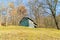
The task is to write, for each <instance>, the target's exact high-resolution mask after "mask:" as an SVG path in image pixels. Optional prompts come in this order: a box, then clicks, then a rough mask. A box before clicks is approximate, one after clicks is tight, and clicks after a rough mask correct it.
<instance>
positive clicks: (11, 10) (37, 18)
mask: <svg viewBox="0 0 60 40" xmlns="http://www.w3.org/2000/svg"><path fill="white" fill-rule="evenodd" d="M27 3H28V4H27V5H26V6H25V5H24V4H23V3H22V1H21V0H17V5H16V6H15V5H14V2H10V3H8V4H7V5H8V7H5V6H4V5H3V3H1V8H0V25H3V26H7V25H19V21H20V20H21V19H22V18H23V17H25V16H28V17H30V18H31V19H32V20H34V22H35V23H36V24H37V28H40V27H43V28H44V27H46V28H48V27H49V28H57V29H60V13H59V12H57V8H58V7H57V6H58V5H60V4H59V0H27ZM57 13H58V14H57Z"/></svg>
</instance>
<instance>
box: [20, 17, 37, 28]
mask: <svg viewBox="0 0 60 40" xmlns="http://www.w3.org/2000/svg"><path fill="white" fill-rule="evenodd" d="M19 25H20V26H26V27H29V28H36V26H37V24H36V23H35V22H34V21H33V20H32V19H30V18H29V17H23V18H22V20H21V21H20V22H19Z"/></svg>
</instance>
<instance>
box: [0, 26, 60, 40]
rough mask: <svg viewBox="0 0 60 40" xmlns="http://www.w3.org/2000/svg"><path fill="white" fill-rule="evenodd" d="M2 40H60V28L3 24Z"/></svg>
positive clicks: (0, 29) (0, 37)
mask: <svg viewBox="0 0 60 40" xmlns="http://www.w3.org/2000/svg"><path fill="white" fill-rule="evenodd" d="M0 40H60V30H57V29H52V28H27V27H22V26H7V27H3V26H1V27H0Z"/></svg>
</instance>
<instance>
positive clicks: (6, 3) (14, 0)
mask: <svg viewBox="0 0 60 40" xmlns="http://www.w3.org/2000/svg"><path fill="white" fill-rule="evenodd" d="M20 1H21V0H20ZM9 2H14V3H15V6H17V5H18V4H19V3H18V1H17V0H0V6H1V3H3V5H4V6H6V7H7V6H8V3H9ZM17 3H18V4H17ZM22 3H23V4H24V5H25V6H27V5H28V3H27V0H22ZM59 12H60V5H58V6H57V14H59Z"/></svg>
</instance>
